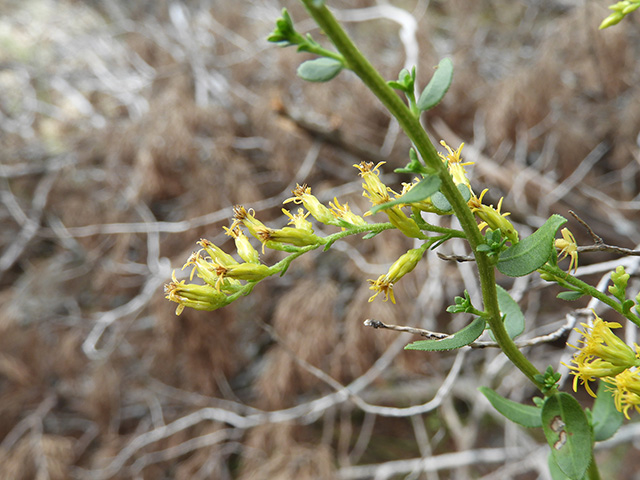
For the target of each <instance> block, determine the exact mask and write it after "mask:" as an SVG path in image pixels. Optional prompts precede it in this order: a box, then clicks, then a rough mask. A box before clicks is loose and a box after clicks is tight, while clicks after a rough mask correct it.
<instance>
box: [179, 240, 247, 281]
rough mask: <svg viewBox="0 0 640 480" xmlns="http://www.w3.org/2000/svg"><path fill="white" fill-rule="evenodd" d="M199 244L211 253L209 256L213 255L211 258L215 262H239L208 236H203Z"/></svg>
mask: <svg viewBox="0 0 640 480" xmlns="http://www.w3.org/2000/svg"><path fill="white" fill-rule="evenodd" d="M198 245H200V246H201V247H202V249H203V250H204V251H205V252H207V253H208V254H209V257H211V260H213V261H214V262H215V263H218V264H220V265H234V264H236V263H238V262H237V261H236V259H235V258H233V257H232V256H231V255H229V254H228V253H226V252H225V251H224V250H222V249H221V248H220V247H218V246H217V245H215V244H213V243H212V242H210V241H209V240H207V239H206V238H201V239H200V241H199V242H198ZM183 268H184V267H183ZM191 277H193V275H191Z"/></svg>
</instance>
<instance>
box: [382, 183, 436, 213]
mask: <svg viewBox="0 0 640 480" xmlns="http://www.w3.org/2000/svg"><path fill="white" fill-rule="evenodd" d="M439 188H440V178H439V177H438V176H437V175H429V176H426V177H424V178H423V179H422V180H420V182H418V183H417V184H415V185H414V186H413V187H412V188H411V190H409V191H408V192H407V193H405V194H404V195H402V196H401V197H398V198H396V199H395V200H391V201H390V202H387V203H382V204H380V205H376V206H375V207H373V208H372V209H371V213H376V212H379V211H380V210H384V209H386V208H389V207H393V206H394V205H399V204H405V203H416V202H420V201H422V200H424V199H425V198H429V197H430V196H431V195H433V194H434V193H435V192H437V191H438V189H439Z"/></svg>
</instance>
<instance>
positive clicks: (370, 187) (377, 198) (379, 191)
mask: <svg viewBox="0 0 640 480" xmlns="http://www.w3.org/2000/svg"><path fill="white" fill-rule="evenodd" d="M385 163H386V162H380V163H378V164H377V165H376V166H375V167H374V166H373V163H372V162H360V163H359V164H356V165H354V167H356V168H357V169H358V170H360V176H361V177H362V178H363V179H364V183H363V184H362V188H364V190H365V191H364V192H363V193H362V195H363V196H365V197H367V198H368V199H369V200H370V201H371V204H372V205H373V206H376V205H380V204H382V203H387V202H388V201H390V200H391V196H390V195H389V192H392V193H395V192H394V191H393V190H391V189H390V188H389V187H387V186H386V185H385V184H384V183H382V181H381V180H380V172H379V171H378V169H379V168H380V166H381V165H384V164H385Z"/></svg>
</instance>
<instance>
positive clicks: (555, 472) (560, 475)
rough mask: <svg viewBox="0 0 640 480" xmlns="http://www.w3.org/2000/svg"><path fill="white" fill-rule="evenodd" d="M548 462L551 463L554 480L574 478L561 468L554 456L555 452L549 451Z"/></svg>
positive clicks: (550, 470)
mask: <svg viewBox="0 0 640 480" xmlns="http://www.w3.org/2000/svg"><path fill="white" fill-rule="evenodd" d="M547 462H548V464H549V473H550V474H551V478H552V480H572V479H571V478H570V477H567V476H566V475H565V474H564V473H563V472H562V470H560V467H559V466H558V464H557V463H556V461H555V458H554V457H553V453H551V452H549V457H548V458H547Z"/></svg>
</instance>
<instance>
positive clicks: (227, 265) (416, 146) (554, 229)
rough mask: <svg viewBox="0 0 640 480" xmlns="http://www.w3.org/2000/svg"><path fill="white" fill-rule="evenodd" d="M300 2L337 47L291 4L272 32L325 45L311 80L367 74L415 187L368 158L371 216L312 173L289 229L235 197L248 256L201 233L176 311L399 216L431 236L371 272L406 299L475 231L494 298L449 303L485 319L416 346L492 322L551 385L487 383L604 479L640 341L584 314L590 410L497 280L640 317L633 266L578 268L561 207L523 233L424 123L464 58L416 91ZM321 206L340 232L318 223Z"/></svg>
mask: <svg viewBox="0 0 640 480" xmlns="http://www.w3.org/2000/svg"><path fill="white" fill-rule="evenodd" d="M300 1H301V3H302V4H304V6H305V7H306V9H307V11H308V12H309V14H310V16H311V17H312V18H313V19H314V20H315V22H316V23H317V24H318V25H319V27H320V28H321V29H322V31H323V32H324V34H325V35H326V37H327V38H328V39H329V40H330V41H331V43H332V44H333V46H334V47H335V50H330V49H328V48H325V47H323V46H321V45H320V44H319V43H318V42H316V40H314V39H313V38H312V37H311V35H306V36H304V35H301V34H300V33H298V32H297V31H296V29H295V26H294V22H293V20H292V18H291V16H290V15H289V13H288V12H287V10H286V9H285V10H283V11H282V16H281V18H279V19H278V20H277V21H276V28H275V30H274V32H273V33H272V34H271V36H270V37H269V41H271V42H274V43H277V44H279V45H281V46H296V47H297V49H298V51H304V52H309V53H312V54H315V55H317V58H316V59H313V60H308V61H305V62H303V63H302V64H301V65H300V67H299V68H298V71H297V73H298V75H299V76H300V77H301V78H303V79H304V80H307V81H310V82H326V81H330V80H331V79H333V78H334V77H336V76H337V75H339V74H340V73H341V72H342V71H343V70H347V71H350V72H352V73H353V74H355V75H357V76H358V77H359V78H360V79H361V80H362V82H363V83H364V84H365V85H366V87H368V88H369V89H370V90H371V91H372V92H373V93H374V94H375V96H376V97H377V98H378V99H379V100H380V102H382V104H383V105H384V106H385V107H386V108H387V109H388V110H389V112H390V113H391V114H392V115H393V116H394V117H395V118H396V119H397V121H398V123H399V125H400V126H401V128H402V129H403V131H404V132H405V134H406V135H407V136H408V138H409V139H410V140H411V142H412V145H413V148H411V150H410V151H409V152H408V158H409V162H408V164H407V166H406V167H405V168H402V169H398V170H397V171H399V172H402V173H409V174H412V175H413V176H414V179H413V181H411V182H410V183H407V184H404V187H403V189H402V191H400V192H396V191H394V190H392V189H391V188H390V187H388V186H387V185H386V184H385V183H384V182H383V181H382V179H381V177H380V173H381V171H382V170H383V169H384V166H385V163H384V162H379V163H377V164H374V163H373V162H361V163H359V164H357V165H354V167H355V169H356V170H357V172H358V173H359V175H360V176H361V177H362V181H363V183H362V188H363V195H364V196H365V197H367V198H368V199H369V201H370V202H371V208H370V210H369V211H367V212H366V213H364V214H363V215H359V214H357V213H355V212H353V211H352V210H351V208H350V207H349V205H348V204H347V203H341V200H339V199H337V198H334V200H333V202H329V203H328V205H325V204H323V203H322V202H320V201H319V200H318V198H317V197H316V196H314V195H313V193H312V188H311V187H310V186H308V185H298V186H297V187H296V188H295V189H294V190H293V192H292V197H290V198H288V199H286V200H285V201H284V204H285V205H289V204H290V206H291V207H293V208H292V210H286V209H283V213H284V215H286V217H287V218H288V219H289V224H290V225H291V226H286V227H283V228H271V227H269V226H267V225H265V224H263V223H262V222H261V221H260V220H258V219H257V218H256V216H255V212H254V211H253V210H252V209H250V208H249V209H247V208H246V207H244V206H241V205H237V206H235V207H234V208H233V223H232V225H231V227H230V228H228V229H226V233H227V235H229V236H231V237H233V238H234V240H235V244H236V250H237V254H238V257H239V258H240V260H237V259H236V257H234V256H232V255H231V254H229V253H228V252H225V251H223V250H222V249H221V248H219V247H218V246H216V245H214V244H213V243H211V242H210V241H208V240H204V239H203V240H201V241H200V242H199V244H200V246H201V249H200V250H199V251H197V252H195V253H193V254H192V256H191V257H190V258H189V259H188V261H187V262H186V264H185V265H184V268H186V267H192V272H191V277H190V279H193V276H194V274H195V275H196V276H197V277H199V278H200V279H201V280H202V281H203V282H204V284H193V283H186V282H185V281H178V280H177V279H176V278H175V276H174V277H173V281H172V282H171V283H169V284H168V285H167V286H166V297H167V298H168V299H169V300H171V301H173V302H175V303H177V304H178V306H177V310H176V313H177V314H178V315H179V314H180V313H181V312H182V310H183V309H184V308H185V307H189V308H194V309H197V310H215V309H218V308H221V307H224V306H226V305H228V304H229V303H231V302H233V301H235V300H237V299H238V298H240V297H241V296H244V295H247V294H249V293H250V292H251V290H252V289H253V288H254V287H255V285H256V284H257V283H258V282H260V281H261V280H263V279H264V278H266V277H269V276H272V275H275V274H279V275H282V274H284V273H285V272H286V271H287V269H288V268H289V266H290V264H291V262H292V261H293V260H295V259H296V258H297V257H299V256H301V255H303V254H305V253H307V252H309V251H311V250H315V249H318V248H320V247H322V248H323V249H325V250H326V249H329V248H331V246H332V245H333V243H334V242H336V241H338V240H340V239H342V238H344V237H347V236H352V235H360V236H362V238H363V240H367V239H369V238H372V237H373V236H375V235H378V234H381V233H382V232H384V231H385V230H391V229H395V230H398V231H400V232H402V233H403V234H404V235H405V236H407V237H409V238H411V239H414V241H415V242H416V243H418V244H419V246H417V247H416V248H412V249H410V250H409V251H407V252H406V253H404V254H403V255H401V256H400V257H399V258H398V259H397V260H396V261H395V262H394V263H393V264H392V266H391V267H390V268H389V270H388V272H387V273H386V274H383V275H380V276H379V277H378V278H377V279H369V282H370V284H371V286H370V288H371V290H372V295H371V298H370V300H369V301H374V300H377V301H387V300H390V301H391V302H393V303H395V302H396V300H397V299H396V296H395V295H394V285H395V284H396V283H397V282H398V281H400V280H401V279H402V278H403V277H404V276H405V275H407V274H409V273H410V272H411V271H412V270H414V269H416V268H418V267H419V265H420V262H421V259H422V257H423V256H424V254H425V252H426V251H428V250H429V249H435V248H438V247H439V246H440V245H442V244H444V243H446V242H448V241H449V240H451V239H453V238H462V239H465V240H466V242H467V244H468V248H469V250H470V251H471V253H472V257H473V260H474V261H475V265H476V269H477V275H478V277H479V280H480V285H481V288H482V306H481V307H480V306H478V305H473V304H472V302H471V299H470V296H469V294H468V293H467V292H466V291H465V292H464V293H463V296H460V297H456V298H455V300H454V304H453V305H451V306H450V307H449V308H448V309H447V311H449V312H451V313H453V314H455V313H466V314H471V316H472V320H471V321H470V322H469V324H468V325H467V326H465V327H464V328H462V329H461V330H459V331H457V332H450V333H448V334H446V335H443V334H429V335H425V336H426V337H428V338H429V339H427V340H421V341H417V342H413V343H411V344H409V345H407V347H406V348H407V349H410V350H422V351H442V350H451V349H457V348H462V347H465V346H468V345H473V344H474V342H476V340H477V339H478V338H479V337H480V335H481V334H482V333H483V332H484V331H485V330H489V331H490V334H491V336H492V337H493V339H494V340H495V342H496V343H497V345H498V346H499V347H500V348H501V350H502V352H503V353H504V354H505V355H506V356H507V357H508V358H509V359H510V361H511V362H512V363H513V364H514V365H515V366H516V367H517V368H518V369H519V370H520V371H521V372H522V373H523V374H524V375H525V376H526V377H528V378H529V380H530V381H531V382H532V384H533V385H534V386H535V387H536V388H537V389H538V390H539V392H540V397H536V398H535V399H534V403H535V405H524V404H518V403H516V402H513V401H511V400H508V399H506V398H503V397H501V396H500V395H498V394H497V393H496V392H495V391H493V390H491V389H489V388H486V387H483V388H481V391H482V393H483V394H484V395H485V396H486V397H487V399H488V400H489V401H490V402H491V404H492V405H493V406H494V407H495V408H496V409H497V410H498V411H499V412H500V413H501V414H503V415H504V416H505V417H506V418H507V419H509V420H511V421H513V422H515V423H517V424H520V425H522V426H525V427H537V428H542V429H543V431H544V434H545V436H546V439H547V442H548V444H549V446H550V452H551V453H550V455H549V468H550V471H551V473H552V476H553V478H554V479H560V478H570V479H575V480H580V479H585V478H587V479H596V478H600V477H599V473H598V467H597V465H596V464H595V462H594V460H593V447H594V443H595V442H596V441H601V440H605V439H607V438H610V437H611V436H612V435H613V434H614V433H615V431H616V430H617V428H618V427H619V426H620V425H621V423H622V420H623V417H627V418H629V417H630V412H632V411H633V410H636V411H639V412H640V373H639V371H638V368H639V367H640V347H638V345H634V346H629V345H627V344H626V343H625V342H623V341H622V340H621V339H620V338H618V337H617V336H616V334H615V333H614V330H615V329H617V328H620V327H621V324H620V323H617V322H608V321H605V320H603V319H601V318H600V317H599V316H598V315H597V314H596V313H595V311H594V312H593V315H594V319H593V321H592V322H590V323H583V324H582V330H577V331H578V332H579V333H580V334H581V335H582V337H583V339H582V340H580V342H579V345H577V346H576V347H575V348H576V349H577V353H576V354H575V356H574V358H573V360H572V361H571V364H570V365H568V368H569V371H570V372H571V374H573V375H574V382H573V389H574V390H577V389H578V387H579V385H580V384H582V385H584V388H585V389H586V390H587V392H588V393H589V394H590V395H592V396H594V397H596V400H595V404H594V406H593V409H592V410H590V411H585V410H584V409H583V408H582V407H581V405H580V404H579V402H578V401H577V400H576V398H575V397H574V396H572V395H571V394H569V393H566V392H561V391H559V389H558V381H559V380H560V374H559V373H557V372H555V371H554V369H553V368H552V367H551V366H550V367H549V368H547V369H546V371H545V372H540V371H539V370H538V369H537V368H536V367H535V366H534V365H533V364H532V363H531V361H530V360H529V359H528V358H527V356H526V355H524V354H523V353H522V351H521V350H520V349H519V348H518V345H517V344H516V343H515V342H514V339H515V338H516V337H517V336H518V335H520V334H521V333H522V332H523V331H524V329H525V327H526V326H525V318H524V315H523V314H522V312H521V311H520V309H519V307H518V305H517V303H516V302H515V301H514V300H513V299H512V298H511V297H510V296H509V294H508V293H507V292H506V290H504V289H502V288H501V287H499V286H498V285H497V284H496V270H497V271H499V272H500V273H502V274H503V275H506V276H509V277H521V276H525V275H530V274H533V273H534V272H538V273H539V274H540V275H541V277H542V278H543V279H544V280H547V281H549V282H554V283H556V284H558V285H560V286H561V287H563V288H564V289H565V291H563V292H561V293H560V295H559V297H560V298H562V299H564V300H575V299H577V298H580V297H582V296H585V295H586V296H591V297H593V298H595V299H597V300H599V301H600V302H602V303H603V304H605V305H606V306H608V307H609V308H610V309H611V310H612V311H614V312H617V314H619V315H620V316H622V317H623V318H626V319H627V320H628V321H630V322H632V323H634V324H635V325H638V326H640V317H639V316H638V315H639V314H640V307H639V303H640V295H636V296H635V297H634V298H629V295H628V292H627V285H628V279H629V275H628V274H627V273H626V272H625V270H624V268H623V267H618V268H617V269H616V270H615V271H614V272H613V273H612V275H611V283H612V286H611V287H610V288H609V294H610V295H607V294H605V293H602V292H601V291H599V290H597V289H596V288H594V287H592V286H591V285H588V284H587V283H585V282H583V281H582V280H580V279H578V278H577V277H576V276H574V274H575V272H576V270H577V268H578V254H579V252H580V251H581V248H580V247H579V246H578V245H577V242H576V240H575V237H574V235H573V234H572V233H571V232H570V231H569V230H568V229H567V228H562V230H561V231H560V235H559V238H556V237H558V231H559V229H560V228H561V227H563V225H564V224H565V223H566V222H567V219H565V218H564V217H562V216H560V215H556V214H554V215H551V217H549V218H548V219H547V220H546V222H544V224H543V225H542V226H541V227H540V228H538V229H537V230H536V231H535V232H534V233H532V234H531V235H528V236H526V237H524V238H522V237H521V235H520V234H519V233H518V231H517V229H516V228H515V226H514V224H513V223H512V222H511V221H510V220H509V213H508V212H505V211H503V210H504V208H507V206H505V205H504V204H503V203H504V202H503V199H500V201H499V202H498V204H497V206H495V207H494V206H493V205H491V204H487V203H486V201H485V195H486V193H487V190H488V189H487V188H482V187H478V186H477V185H474V184H473V182H472V181H471V179H469V178H468V176H467V171H466V169H465V166H467V165H469V163H470V162H465V161H464V159H463V144H461V145H457V146H456V145H453V146H450V145H447V144H446V143H444V142H441V144H442V147H444V153H440V152H439V151H438V150H437V149H436V147H435V146H434V144H433V142H432V141H431V139H430V138H429V136H428V134H427V132H426V131H425V129H424V128H423V126H422V125H421V123H420V117H421V115H422V114H423V113H424V112H425V111H427V110H429V109H431V108H433V107H434V106H436V105H437V104H438V103H439V102H440V100H441V99H442V98H443V96H444V95H445V94H446V92H447V90H448V88H449V86H450V85H451V82H452V81H453V62H452V61H451V60H450V59H448V58H445V59H443V60H442V61H440V63H439V65H438V66H437V69H436V70H435V73H434V75H433V76H432V78H431V79H430V81H429V82H428V84H427V86H426V87H425V88H424V89H423V90H422V92H421V93H420V95H416V86H417V83H418V78H417V76H416V69H415V68H413V69H411V71H409V70H406V69H404V70H402V71H401V72H400V73H399V75H398V78H397V80H391V81H387V80H385V79H384V78H383V77H382V76H381V75H380V73H379V72H378V71H377V70H376V69H375V68H374V67H373V66H372V64H371V63H370V62H369V61H368V60H367V59H366V58H365V57H364V56H363V54H362V53H361V52H360V50H358V48H357V47H356V46H355V45H354V43H353V42H352V40H351V39H350V37H349V36H348V35H347V34H346V32H345V31H344V29H343V28H342V27H341V25H340V24H339V23H338V22H337V20H336V19H335V18H334V16H333V15H332V13H331V11H330V10H329V8H328V7H327V6H326V5H325V2H324V1H322V0H300ZM623 4H624V5H623ZM638 5H640V3H638V2H619V3H618V4H616V5H615V6H613V7H611V8H612V9H613V10H614V11H615V13H614V14H612V16H611V17H609V19H607V20H605V22H604V23H603V27H601V28H604V27H606V26H609V25H613V24H614V23H616V22H617V21H619V20H620V19H621V18H622V17H623V16H624V15H626V14H627V13H629V12H630V11H632V10H634V9H635V8H638ZM614 7H615V8H614ZM614 16H615V18H614ZM607 22H608V23H607ZM605 23H606V25H605ZM397 91H399V92H400V93H401V95H399V94H398V93H397ZM403 97H404V99H403ZM354 173H355V171H354ZM476 192H480V193H479V194H476ZM296 208H297V211H295V209H296ZM423 212H429V213H432V214H434V213H435V214H437V215H446V216H455V217H456V219H457V223H458V224H459V226H460V228H453V227H451V228H449V227H442V226H439V225H434V224H431V223H429V222H428V221H427V220H425V218H424V217H423V215H422V214H423ZM374 215H377V216H378V217H380V216H382V215H385V216H386V219H385V220H386V221H384V222H374V221H371V220H370V218H373V217H374ZM312 219H313V220H315V222H317V223H319V224H323V225H327V226H331V227H334V228H335V229H336V230H337V231H336V232H335V233H332V234H328V235H325V236H322V235H318V234H317V233H315V229H314V222H313V221H312ZM454 225H455V224H454ZM245 230H246V231H248V232H249V234H250V235H251V236H252V237H253V238H254V239H256V240H257V241H258V242H259V243H260V246H259V247H258V248H256V247H254V246H253V245H252V244H251V242H250V240H249V238H248V237H247V235H246V234H245V233H244V232H245ZM265 249H271V250H279V251H283V252H285V253H286V256H285V257H284V259H282V260H280V261H279V262H277V263H275V264H273V265H265V264H264V263H262V262H261V260H260V255H261V254H263V253H264V252H265ZM565 258H567V259H568V260H569V263H568V267H567V270H566V271H565V270H563V269H561V268H560V266H559V264H558V263H559V261H562V260H564V259H565ZM369 325H371V326H375V327H380V326H383V324H382V323H381V322H373V321H369ZM413 330H415V329H413ZM405 331H407V327H405ZM597 380H599V381H600V382H599V387H598V388H597V389H594V388H593V386H592V382H595V381H597Z"/></svg>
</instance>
